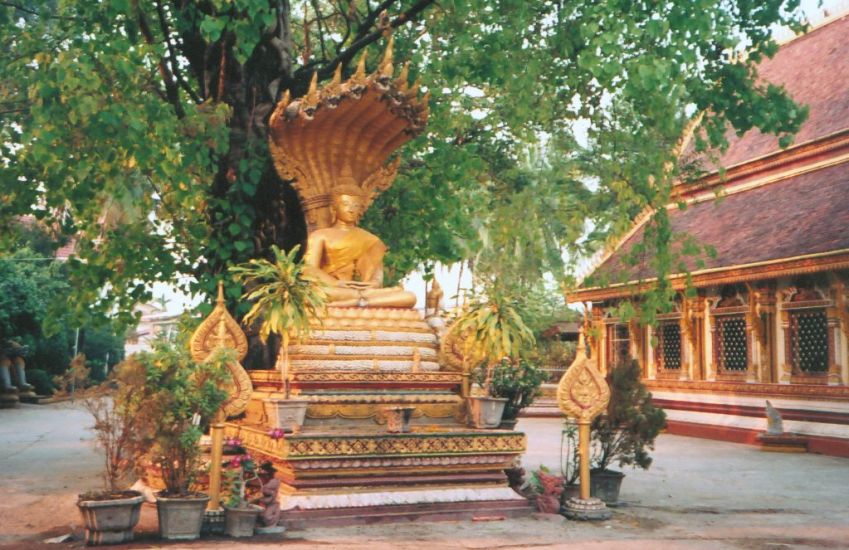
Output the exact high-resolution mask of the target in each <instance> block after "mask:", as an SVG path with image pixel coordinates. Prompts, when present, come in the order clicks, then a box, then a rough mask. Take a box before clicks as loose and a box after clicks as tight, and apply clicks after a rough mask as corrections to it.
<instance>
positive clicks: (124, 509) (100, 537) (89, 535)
mask: <svg viewBox="0 0 849 550" xmlns="http://www.w3.org/2000/svg"><path fill="white" fill-rule="evenodd" d="M111 496H114V497H115V498H109V497H111ZM143 502H144V496H143V495H142V494H141V493H139V492H138V491H122V492H121V493H120V494H118V495H105V496H103V497H99V496H97V495H94V496H89V495H80V500H79V501H77V507H78V508H79V509H80V515H81V516H82V518H83V523H84V524H85V542H86V544H88V545H89V546H97V545H101V544H119V543H122V542H129V541H131V540H133V528H134V527H135V526H136V524H137V523H138V522H139V514H140V513H141V505H142V503H143Z"/></svg>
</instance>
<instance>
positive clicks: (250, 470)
mask: <svg viewBox="0 0 849 550" xmlns="http://www.w3.org/2000/svg"><path fill="white" fill-rule="evenodd" d="M227 466H228V468H227V470H225V474H224V476H225V479H226V481H227V486H228V492H229V496H228V498H227V506H228V507H229V508H247V507H248V501H247V498H245V489H246V486H247V484H248V482H250V481H252V480H254V479H255V480H257V481H258V482H259V483H260V486H262V482H261V481H259V476H258V475H257V467H256V462H254V458H253V456H251V454H250V453H245V454H240V455H236V456H234V457H233V458H231V459H230V460H229V461H227Z"/></svg>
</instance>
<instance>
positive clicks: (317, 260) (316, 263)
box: [304, 178, 416, 308]
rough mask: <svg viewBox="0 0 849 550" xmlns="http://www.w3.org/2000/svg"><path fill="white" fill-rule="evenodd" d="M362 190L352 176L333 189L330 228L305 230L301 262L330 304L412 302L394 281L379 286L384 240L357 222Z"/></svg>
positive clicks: (413, 298) (363, 201) (363, 206)
mask: <svg viewBox="0 0 849 550" xmlns="http://www.w3.org/2000/svg"><path fill="white" fill-rule="evenodd" d="M366 202H367V199H366V197H365V196H364V191H363V189H362V188H360V187H359V186H358V185H357V184H356V183H354V180H353V178H351V179H350V180H349V181H345V182H340V184H337V185H336V186H335V187H334V189H333V202H332V204H331V209H332V213H333V218H335V219H334V221H333V223H332V225H331V226H330V227H326V228H324V229H317V230H315V231H313V232H312V233H310V235H309V239H308V241H307V252H306V255H305V257H304V261H305V263H306V264H307V266H308V270H309V272H310V273H311V274H312V275H313V276H314V277H316V278H318V279H319V280H321V281H322V282H324V283H325V284H326V285H327V286H328V288H327V295H328V299H329V303H330V305H333V306H337V307H355V306H359V307H399V308H410V307H413V306H414V305H416V295H415V294H413V293H412V292H408V291H406V290H404V289H403V288H401V287H399V286H395V287H388V288H384V287H383V255H384V254H385V253H386V245H385V244H383V242H382V241H381V240H380V239H379V238H378V237H377V236H376V235H373V234H371V233H369V232H368V231H366V230H365V229H362V228H360V227H357V223H359V221H360V218H361V217H362V215H363V213H364V212H365V209H366Z"/></svg>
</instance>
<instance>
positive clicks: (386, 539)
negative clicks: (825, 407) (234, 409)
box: [0, 404, 849, 550]
mask: <svg viewBox="0 0 849 550" xmlns="http://www.w3.org/2000/svg"><path fill="white" fill-rule="evenodd" d="M89 423H90V421H89V419H88V417H87V415H86V414H85V413H84V412H82V411H80V410H78V409H75V408H74V407H72V406H68V405H63V404H57V405H46V406H44V405H43V406H33V405H24V406H23V407H22V408H20V409H17V410H0V547H2V548H27V549H28V548H55V549H61V548H70V547H79V546H80V543H79V542H76V543H70V544H68V543H66V544H50V545H47V544H43V543H42V541H43V540H44V539H46V538H48V537H51V536H56V535H60V534H64V533H67V532H69V531H71V530H72V529H77V530H78V529H79V516H78V514H77V511H76V508H75V506H74V502H75V499H76V494H77V493H78V492H80V491H83V490H86V489H91V488H92V487H96V486H97V484H98V483H99V477H98V476H99V468H100V464H99V460H100V459H99V455H97V454H95V452H94V451H93V449H92V448H91V445H90V440H91V434H90V433H89V432H87V430H86V429H85V426H87V425H88V424H89ZM519 429H522V430H524V431H526V432H527V433H528V435H529V448H530V450H529V452H528V453H527V455H526V456H525V463H526V466H527V467H528V468H534V467H536V466H538V465H539V464H545V465H547V466H549V467H551V468H553V469H556V468H557V467H558V464H559V460H560V458H559V455H560V422H559V421H558V420H556V419H544V418H533V419H524V420H522V421H521V422H520V424H519ZM653 456H654V465H653V466H652V468H651V469H650V470H648V471H634V470H628V471H626V473H627V478H626V479H625V481H624V483H623V488H622V500H623V502H624V504H623V505H622V506H621V507H619V508H617V509H615V510H614V515H613V518H612V519H611V520H610V521H606V522H601V523H577V522H570V521H568V520H566V519H564V518H561V517H560V516H545V515H535V516H533V517H530V518H525V519H519V520H504V521H491V522H443V523H404V524H393V525H373V526H357V527H347V528H334V529H330V528H322V527H321V526H320V525H317V526H315V527H313V528H310V529H306V530H303V531H297V532H292V533H289V534H288V537H287V538H285V539H276V540H275V539H264V540H262V539H256V540H252V541H251V542H250V543H239V544H234V543H233V542H231V541H229V540H223V539H219V540H203V541H198V542H195V543H192V544H189V545H187V544H177V545H168V548H182V547H186V546H190V547H192V548H203V547H211V548H249V547H277V546H285V547H286V548H290V549H302V548H303V549H306V548H352V549H368V550H378V549H383V548H386V549H389V548H392V549H408V548H409V549H416V550H422V549H424V548H426V549H427V550H436V549H441V548H469V549H478V548H480V549H484V548H566V547H568V548H592V549H596V548H627V549H629V550H637V549H641V548H646V549H648V548H652V549H654V548H664V549H666V548H698V549H701V548H705V549H708V548H709V549H715V548H718V549H723V548H742V549H779V548H849V492H848V491H847V489H849V460H847V459H841V458H832V457H825V456H819V455H799V454H774V453H762V452H760V451H758V450H757V449H755V448H752V447H748V446H743V445H737V444H732V443H721V442H716V441H707V440H701V439H692V438H686V437H678V436H672V435H663V436H661V437H660V438H659V440H658V444H657V449H656V451H655V453H654V455H653ZM155 525H156V524H155V511H154V510H153V509H152V508H150V507H147V508H146V509H145V510H144V511H143V519H142V528H144V529H155ZM157 545H159V542H158V541H155V539H152V538H148V539H147V540H145V539H144V537H142V540H140V541H139V542H138V543H136V544H134V545H133V546H132V547H137V548H151V547H157Z"/></svg>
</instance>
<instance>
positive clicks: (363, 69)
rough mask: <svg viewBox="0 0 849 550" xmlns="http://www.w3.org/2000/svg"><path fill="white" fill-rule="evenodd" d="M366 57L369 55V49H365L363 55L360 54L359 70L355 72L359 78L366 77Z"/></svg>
mask: <svg viewBox="0 0 849 550" xmlns="http://www.w3.org/2000/svg"><path fill="white" fill-rule="evenodd" d="M366 57H368V49H364V50H363V55H361V56H360V61H359V63H357V72H356V73H354V76H356V77H357V78H358V79H359V78H365V77H366Z"/></svg>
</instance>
